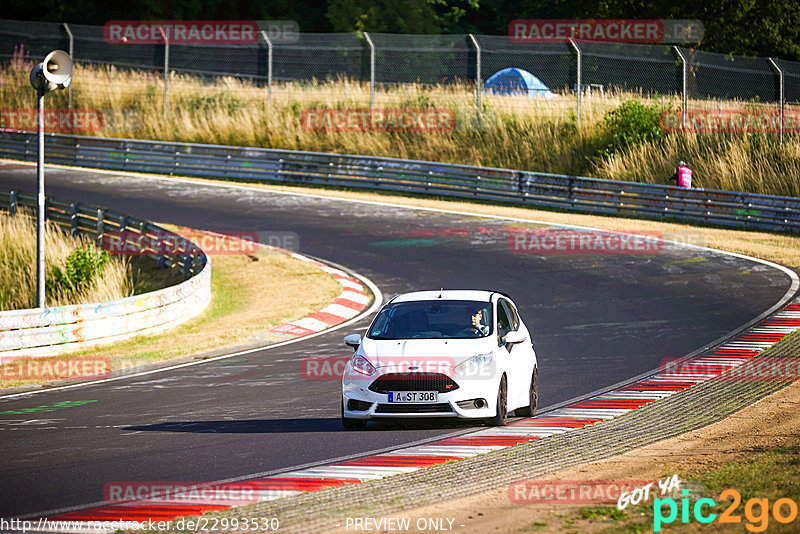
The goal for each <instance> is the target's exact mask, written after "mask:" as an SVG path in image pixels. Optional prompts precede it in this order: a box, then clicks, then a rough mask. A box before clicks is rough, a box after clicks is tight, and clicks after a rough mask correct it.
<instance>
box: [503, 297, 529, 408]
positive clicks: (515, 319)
mask: <svg viewBox="0 0 800 534" xmlns="http://www.w3.org/2000/svg"><path fill="white" fill-rule="evenodd" d="M497 321H498V345H499V346H500V347H499V350H502V351H505V352H506V353H507V354H508V356H507V359H508V372H507V376H508V397H509V409H511V406H512V405H513V406H514V407H520V406H526V405H527V404H528V389H529V387H530V380H531V374H532V373H533V364H532V359H531V354H530V351H529V350H526V349H528V348H529V346H530V341H528V340H526V341H524V342H522V343H518V344H515V345H507V344H505V343H504V342H503V337H505V335H506V334H507V333H508V332H511V331H518V330H519V329H520V324H521V323H520V320H519V314H518V313H517V310H516V309H515V308H514V305H513V304H512V303H511V302H510V301H508V300H507V299H504V298H501V299H499V300H498V303H497ZM525 333H526V334H527V332H525Z"/></svg>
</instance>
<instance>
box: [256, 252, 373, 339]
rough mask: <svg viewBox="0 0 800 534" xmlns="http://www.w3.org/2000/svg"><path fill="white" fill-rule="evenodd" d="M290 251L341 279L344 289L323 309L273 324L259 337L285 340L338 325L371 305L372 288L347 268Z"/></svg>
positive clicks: (338, 279)
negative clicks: (280, 323) (357, 278)
mask: <svg viewBox="0 0 800 534" xmlns="http://www.w3.org/2000/svg"><path fill="white" fill-rule="evenodd" d="M284 252H286V251H284ZM287 253H288V254H289V256H291V257H292V258H295V259H297V260H300V261H302V262H305V263H309V264H311V265H313V266H315V267H317V268H318V269H321V270H323V271H325V272H326V273H328V274H329V275H331V276H332V277H333V278H334V279H335V280H336V281H337V282H339V285H341V286H342V293H341V294H340V295H339V296H338V297H336V299H335V300H334V301H333V302H331V303H330V304H328V305H327V306H325V307H324V308H322V309H321V310H319V311H317V312H314V313H312V314H310V315H307V316H306V317H303V318H302V319H297V320H294V321H291V322H288V323H285V324H282V325H279V326H276V327H274V328H271V329H270V330H269V331H268V332H267V333H266V334H262V335H261V336H258V339H260V340H264V339H267V340H275V341H282V340H286V339H292V338H298V337H304V336H308V335H311V334H315V333H317V332H322V331H323V330H326V329H328V328H330V327H332V326H336V325H338V324H341V323H344V322H345V321H349V320H350V319H352V318H353V317H356V316H357V315H358V314H360V313H361V312H362V311H363V310H364V308H366V307H367V306H368V305H369V303H370V300H371V297H370V294H369V292H367V290H366V289H365V288H364V286H363V285H362V284H361V282H359V281H358V280H356V279H355V278H353V277H352V276H350V275H349V274H347V273H346V272H344V271H342V270H341V269H336V268H335V267H331V266H330V265H326V264H324V263H321V262H319V261H316V260H312V259H311V258H307V257H305V256H303V255H302V254H297V253H296V252H287Z"/></svg>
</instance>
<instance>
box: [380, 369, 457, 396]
mask: <svg viewBox="0 0 800 534" xmlns="http://www.w3.org/2000/svg"><path fill="white" fill-rule="evenodd" d="M369 389H370V391H374V392H375V393H389V392H390V391H437V392H439V393H449V392H451V391H455V390H457V389H458V384H456V383H455V382H454V381H453V380H452V379H451V378H450V377H449V376H447V375H445V374H442V373H387V374H385V375H382V376H379V377H378V378H376V379H375V381H374V382H372V384H370V385H369Z"/></svg>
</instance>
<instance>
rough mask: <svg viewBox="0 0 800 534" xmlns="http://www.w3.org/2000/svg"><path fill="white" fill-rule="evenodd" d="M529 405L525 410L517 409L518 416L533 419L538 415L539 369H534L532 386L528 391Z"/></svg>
mask: <svg viewBox="0 0 800 534" xmlns="http://www.w3.org/2000/svg"><path fill="white" fill-rule="evenodd" d="M528 397H529V404H528V405H527V406H525V407H523V408H517V410H516V412H515V413H516V414H517V415H521V416H523V417H533V416H534V415H536V405H537V404H539V369H537V368H536V367H534V368H533V376H531V386H530V388H529V391H528Z"/></svg>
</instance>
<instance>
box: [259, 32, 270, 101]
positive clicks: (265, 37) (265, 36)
mask: <svg viewBox="0 0 800 534" xmlns="http://www.w3.org/2000/svg"><path fill="white" fill-rule="evenodd" d="M261 35H263V36H264V40H265V41H266V42H267V111H269V109H270V106H271V105H272V41H271V40H270V38H269V36H268V35H267V32H265V31H263V30H262V31H261Z"/></svg>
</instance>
